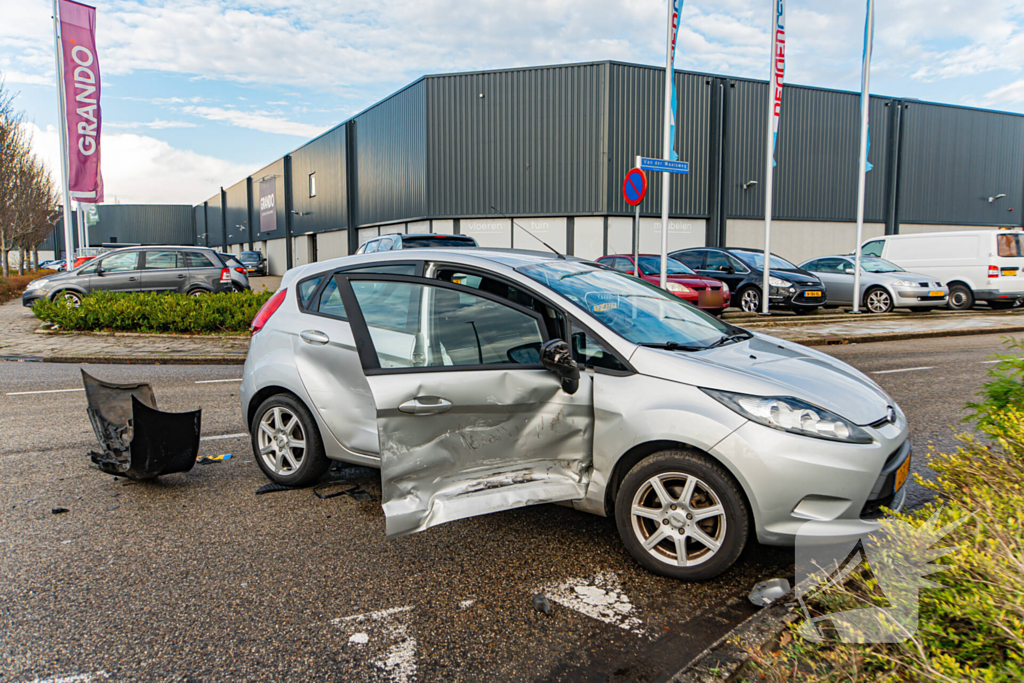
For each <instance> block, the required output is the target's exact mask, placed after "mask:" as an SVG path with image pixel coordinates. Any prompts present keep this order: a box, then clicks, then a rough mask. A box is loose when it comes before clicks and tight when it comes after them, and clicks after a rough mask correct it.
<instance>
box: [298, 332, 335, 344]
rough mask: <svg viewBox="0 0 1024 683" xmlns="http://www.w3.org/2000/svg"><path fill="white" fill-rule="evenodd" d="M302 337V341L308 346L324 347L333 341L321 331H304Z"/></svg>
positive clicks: (300, 334) (301, 333)
mask: <svg viewBox="0 0 1024 683" xmlns="http://www.w3.org/2000/svg"><path fill="white" fill-rule="evenodd" d="M299 336H300V337H302V341H304V342H306V343H307V344H315V345H316V346H323V345H324V344H326V343H327V342H329V341H331V338H330V337H328V336H327V335H326V334H324V333H323V332H321V331H320V330H303V331H302V332H300V333H299Z"/></svg>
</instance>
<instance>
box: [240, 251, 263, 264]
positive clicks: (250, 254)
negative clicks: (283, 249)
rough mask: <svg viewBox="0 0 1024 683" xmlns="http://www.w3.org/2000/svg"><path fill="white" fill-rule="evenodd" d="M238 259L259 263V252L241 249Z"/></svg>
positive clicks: (244, 261)
mask: <svg viewBox="0 0 1024 683" xmlns="http://www.w3.org/2000/svg"><path fill="white" fill-rule="evenodd" d="M238 260H239V261H241V262H243V263H259V262H260V253H259V252H258V251H243V252H242V253H241V254H239V255H238Z"/></svg>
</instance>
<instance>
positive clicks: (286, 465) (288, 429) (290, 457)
mask: <svg viewBox="0 0 1024 683" xmlns="http://www.w3.org/2000/svg"><path fill="white" fill-rule="evenodd" d="M257 443H258V444H259V452H260V457H261V458H263V462H264V464H266V466H267V467H268V468H270V470H271V471H273V472H274V473H275V474H281V475H290V474H294V473H295V471H296V470H298V469H299V467H300V466H301V465H302V459H303V457H305V455H306V435H305V433H303V431H302V421H301V420H299V418H298V416H296V415H295V414H294V413H293V412H292V411H290V410H289V409H288V408H284V407H281V406H274V407H273V408H271V409H270V410H268V411H267V412H266V413H264V414H263V417H262V418H261V419H260V431H259V434H258V436H257Z"/></svg>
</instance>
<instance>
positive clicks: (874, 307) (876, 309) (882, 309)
mask: <svg viewBox="0 0 1024 683" xmlns="http://www.w3.org/2000/svg"><path fill="white" fill-rule="evenodd" d="M890 308H892V297H891V296H889V292H887V291H885V290H884V289H876V290H873V291H871V292H868V310H869V311H871V312H872V313H888V312H889V309H890Z"/></svg>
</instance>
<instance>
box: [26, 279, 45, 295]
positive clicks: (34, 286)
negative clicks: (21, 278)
mask: <svg viewBox="0 0 1024 683" xmlns="http://www.w3.org/2000/svg"><path fill="white" fill-rule="evenodd" d="M45 284H46V278H43V277H41V278H38V279H36V280H33V281H32V282H30V283H28V286H27V287H25V291H26V292H28V291H30V290H33V289H39V288H40V287H42V286H43V285H45Z"/></svg>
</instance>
